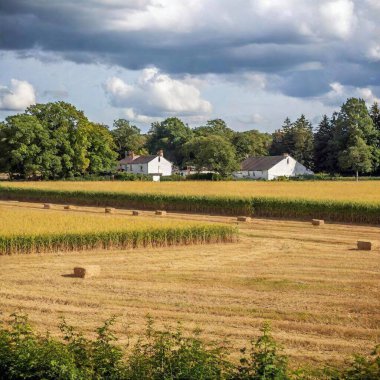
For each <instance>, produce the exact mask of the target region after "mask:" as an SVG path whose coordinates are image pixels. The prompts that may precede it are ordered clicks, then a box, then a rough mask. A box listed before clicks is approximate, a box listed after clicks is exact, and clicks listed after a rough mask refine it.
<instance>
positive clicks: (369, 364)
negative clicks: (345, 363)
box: [339, 345, 380, 380]
mask: <svg viewBox="0 0 380 380" xmlns="http://www.w3.org/2000/svg"><path fill="white" fill-rule="evenodd" d="M339 378H340V379H344V380H379V379H380V345H377V346H376V347H375V349H374V350H373V351H372V352H371V354H370V355H369V356H367V357H366V356H363V355H355V356H354V358H353V360H352V361H351V362H350V364H349V367H348V368H347V369H346V370H345V371H344V372H343V375H342V376H341V377H339Z"/></svg>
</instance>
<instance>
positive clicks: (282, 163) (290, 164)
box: [233, 154, 314, 180]
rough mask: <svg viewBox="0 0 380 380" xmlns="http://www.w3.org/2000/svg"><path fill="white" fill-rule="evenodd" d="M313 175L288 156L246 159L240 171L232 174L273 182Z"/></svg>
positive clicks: (238, 176) (237, 176) (236, 176)
mask: <svg viewBox="0 0 380 380" xmlns="http://www.w3.org/2000/svg"><path fill="white" fill-rule="evenodd" d="M311 174H314V172H312V171H311V170H310V169H308V168H307V167H305V166H304V165H302V164H301V163H299V162H298V161H297V160H295V159H294V158H293V157H291V156H290V155H289V154H283V155H281V156H263V157H248V158H246V159H245V160H244V161H243V162H242V163H241V169H240V170H239V171H236V172H234V173H233V176H234V177H235V178H247V179H266V180H273V179H276V178H278V177H297V176H300V175H311Z"/></svg>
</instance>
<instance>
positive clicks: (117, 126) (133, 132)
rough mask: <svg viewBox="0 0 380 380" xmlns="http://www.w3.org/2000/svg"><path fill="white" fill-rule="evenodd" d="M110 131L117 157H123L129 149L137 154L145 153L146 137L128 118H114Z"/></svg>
mask: <svg viewBox="0 0 380 380" xmlns="http://www.w3.org/2000/svg"><path fill="white" fill-rule="evenodd" d="M111 133H112V136H113V138H114V140H115V144H116V148H117V152H118V154H119V159H121V158H124V156H125V153H126V152H130V151H132V152H135V153H137V154H146V153H147V151H146V149H145V148H144V145H145V143H146V137H145V136H144V135H142V134H141V131H140V129H139V128H137V127H136V126H135V125H132V124H131V123H130V122H129V121H128V120H125V119H117V120H115V121H114V123H113V129H112V131H111Z"/></svg>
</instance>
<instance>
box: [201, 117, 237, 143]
mask: <svg viewBox="0 0 380 380" xmlns="http://www.w3.org/2000/svg"><path fill="white" fill-rule="evenodd" d="M194 135H195V136H210V135H217V136H221V137H223V138H225V139H226V140H229V141H232V139H233V137H234V135H235V132H234V131H233V130H232V129H231V128H229V127H228V126H227V124H226V122H225V121H224V120H222V119H213V120H209V121H208V122H207V123H206V125H204V126H201V127H198V128H195V129H194Z"/></svg>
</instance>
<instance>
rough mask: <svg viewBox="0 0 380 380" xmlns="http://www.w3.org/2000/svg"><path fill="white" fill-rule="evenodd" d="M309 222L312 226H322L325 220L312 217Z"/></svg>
mask: <svg viewBox="0 0 380 380" xmlns="http://www.w3.org/2000/svg"><path fill="white" fill-rule="evenodd" d="M311 224H312V225H313V226H323V225H324V224H325V221H324V220H322V219H312V220H311Z"/></svg>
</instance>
